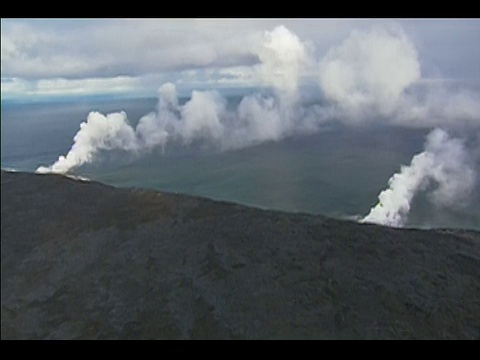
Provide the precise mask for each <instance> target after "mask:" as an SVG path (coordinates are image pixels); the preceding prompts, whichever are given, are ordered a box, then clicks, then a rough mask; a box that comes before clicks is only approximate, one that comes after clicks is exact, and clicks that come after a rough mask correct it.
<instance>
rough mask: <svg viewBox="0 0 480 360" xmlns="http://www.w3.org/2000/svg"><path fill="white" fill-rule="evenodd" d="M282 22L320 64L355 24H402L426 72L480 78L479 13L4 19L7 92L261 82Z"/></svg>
mask: <svg viewBox="0 0 480 360" xmlns="http://www.w3.org/2000/svg"><path fill="white" fill-rule="evenodd" d="M281 24H283V25H285V26H286V27H287V28H288V29H289V30H290V31H292V32H293V33H295V34H296V35H297V36H298V37H299V38H300V39H301V40H302V41H304V42H307V43H308V44H309V45H310V46H309V49H310V51H311V55H312V58H313V59H315V61H318V60H320V59H321V58H322V56H325V54H326V53H327V52H328V49H329V48H331V47H332V46H336V45H338V44H339V43H341V42H342V41H343V39H345V38H346V37H348V35H349V34H350V33H351V31H352V30H354V29H358V30H362V29H371V28H373V27H378V26H388V27H400V28H402V29H403V31H404V32H405V33H406V34H407V36H408V37H409V38H410V40H411V41H412V43H413V44H414V45H415V47H416V49H417V51H418V57H419V62H420V64H421V76H422V79H425V80H428V79H445V80H468V81H473V82H477V83H479V82H480V46H479V44H480V20H478V19H470V20H469V19H457V20H453V19H443V20H437V19H411V20H408V19H406V20H399V19H385V20H375V19H368V20H359V19H347V20H342V19H338V20H337V19H239V20H235V19H206V20H202V19H195V20H194V19H88V20H83V19H82V20H76V19H65V20H62V19H38V20H36V19H2V20H1V74H2V83H1V86H2V99H7V98H25V97H26V98H35V97H42V96H57V95H89V94H120V93H122V94H135V93H136V94H150V95H151V96H154V95H155V94H156V90H157V89H158V88H159V86H160V85H162V83H164V82H166V81H171V82H173V83H175V84H176V85H177V86H178V87H179V89H182V87H183V88H185V89H190V88H202V87H212V86H213V87H242V86H257V85H262V83H261V79H259V78H258V77H257V76H255V71H254V69H255V64H258V62H259V56H258V49H259V46H260V44H261V42H262V36H263V34H264V32H265V31H271V30H272V29H273V28H274V27H275V26H277V25H281ZM309 76H314V75H311V74H308V73H306V74H304V78H306V79H308V77H309Z"/></svg>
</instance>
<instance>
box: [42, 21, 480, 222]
mask: <svg viewBox="0 0 480 360" xmlns="http://www.w3.org/2000/svg"><path fill="white" fill-rule="evenodd" d="M262 39H263V40H262V42H261V43H260V44H258V46H257V47H256V48H255V50H253V52H254V53H255V54H256V55H257V57H258V59H259V60H260V63H259V64H257V65H255V66H256V70H257V71H256V73H257V74H258V78H259V80H261V81H263V82H264V83H265V84H268V85H270V86H271V88H272V90H273V91H272V93H271V95H265V94H259V93H256V94H251V95H247V96H245V97H244V98H243V99H242V100H241V102H240V103H239V105H238V107H237V108H236V109H234V110H229V109H227V100H226V99H225V98H223V97H222V96H221V95H220V94H219V93H218V92H217V91H193V92H192V94H191V97H190V99H189V100H188V101H187V102H186V103H185V104H183V105H180V104H179V100H178V96H177V91H176V87H175V85H174V84H172V83H166V84H163V85H162V86H161V87H160V90H159V100H158V106H157V109H156V111H155V112H151V113H149V114H147V115H145V116H143V117H142V118H141V119H140V120H139V122H138V124H137V126H136V127H135V128H134V127H133V126H132V125H130V123H129V120H128V119H127V115H126V114H125V113H124V112H120V113H112V114H108V115H103V114H100V113H97V112H92V113H90V114H89V115H88V117H87V120H86V122H84V123H82V124H81V126H80V130H79V131H78V133H77V134H76V135H75V137H74V139H73V146H72V147H71V149H70V151H69V152H68V153H67V155H66V156H60V157H59V159H58V160H57V161H56V162H55V163H54V164H53V165H51V166H48V167H45V166H40V167H39V168H38V169H37V172H41V173H46V172H54V173H68V172H71V171H72V170H74V169H75V168H77V167H79V166H81V165H83V164H85V163H89V162H91V161H94V159H95V158H96V156H97V155H98V153H99V152H102V151H109V150H123V151H128V152H130V153H134V154H137V155H141V154H142V153H146V152H151V151H152V150H154V149H163V150H165V148H166V146H167V145H168V144H169V143H179V144H183V145H189V144H192V143H194V142H197V141H200V142H209V143H210V144H212V145H213V146H216V147H217V148H218V149H220V150H226V149H236V148H241V147H245V146H250V145H253V144H258V143H261V142H264V141H272V140H273V141H277V140H281V139H283V138H285V137H287V136H290V135H292V134H295V133H312V132H315V131H318V130H319V129H321V128H322V126H323V125H324V124H325V123H326V122H331V121H341V122H343V123H345V124H346V125H351V124H355V125H361V124H364V123H370V122H373V121H381V122H382V123H388V124H391V125H397V126H398V125H400V126H418V127H427V128H434V127H438V126H442V127H447V128H448V126H451V125H453V124H455V127H456V128H457V131H459V130H460V129H461V128H462V127H461V126H460V125H462V126H464V127H465V128H466V129H468V127H472V126H475V127H477V126H478V125H480V105H479V104H480V97H479V96H478V94H475V93H471V92H466V91H463V92H459V91H455V92H451V91H449V90H448V89H446V88H443V87H441V86H440V87H435V88H434V87H424V88H422V87H421V86H420V85H421V84H422V83H421V81H420V80H421V76H420V63H419V61H418V54H417V51H416V49H415V46H414V45H413V43H412V42H411V41H410V40H409V39H408V37H407V36H406V34H405V33H404V32H402V31H401V30H399V29H393V30H392V29H387V30H386V29H374V30H372V31H369V32H360V31H353V32H352V33H351V35H350V36H349V37H348V38H347V39H346V40H344V41H343V42H342V43H341V44H340V45H338V46H336V47H333V48H331V49H330V50H329V51H328V52H327V54H326V55H325V56H324V57H323V58H322V59H321V60H320V61H319V62H318V63H317V65H318V66H317V65H314V64H315V62H314V61H313V59H312V55H311V54H313V51H312V49H311V46H310V44H309V43H306V42H302V41H301V40H300V39H299V38H298V37H297V36H296V35H295V34H293V33H292V32H290V31H289V30H288V29H287V28H285V27H284V26H279V27H277V28H275V29H273V31H267V32H265V33H264V34H263V37H262ZM312 72H314V73H315V74H316V76H315V78H316V82H317V84H318V86H319V87H320V89H321V91H322V93H323V95H324V100H326V101H327V102H326V103H322V104H320V103H317V104H313V105H309V106H304V105H302V99H301V96H300V91H299V87H300V83H301V80H302V76H303V75H304V74H306V73H309V74H312ZM419 94H421V96H418V95H419ZM474 169H475V167H474V166H472V161H471V159H470V158H469V151H468V150H467V149H466V145H465V143H464V142H463V141H462V140H461V139H459V138H451V137H450V136H449V135H448V133H447V132H446V131H444V130H441V129H439V128H435V129H434V130H433V131H432V132H431V133H430V134H429V135H428V137H427V140H426V143H425V151H423V152H422V153H420V154H417V155H415V156H414V157H413V159H412V161H411V163H410V165H409V166H402V167H401V170H400V172H399V173H397V174H395V175H393V176H392V177H391V178H390V180H389V182H388V188H387V189H386V190H384V191H382V192H381V193H380V195H379V202H378V204H377V205H376V206H375V207H374V208H372V209H371V211H370V213H369V214H368V215H367V216H366V217H365V218H364V219H363V220H362V221H363V222H374V223H379V224H384V225H388V226H395V227H399V226H403V225H404V224H405V222H406V220H407V216H408V213H409V211H410V208H411V205H412V200H413V199H414V197H415V196H416V195H417V194H418V193H419V192H423V191H425V192H427V193H428V194H429V199H430V200H431V201H432V203H433V204H434V205H435V206H453V205H454V204H456V203H458V202H460V201H461V200H462V199H465V198H467V197H468V194H469V193H470V192H471V191H472V189H473V187H474V185H475V178H476V173H475V170H474Z"/></svg>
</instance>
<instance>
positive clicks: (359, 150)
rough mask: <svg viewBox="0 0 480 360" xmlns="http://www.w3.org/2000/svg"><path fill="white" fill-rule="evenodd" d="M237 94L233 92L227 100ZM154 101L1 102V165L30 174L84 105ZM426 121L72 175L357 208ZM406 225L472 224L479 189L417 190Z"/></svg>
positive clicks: (296, 207) (117, 156) (278, 203)
mask: <svg viewBox="0 0 480 360" xmlns="http://www.w3.org/2000/svg"><path fill="white" fill-rule="evenodd" d="M230 100H231V102H238V98H231V99H230ZM155 105H156V99H155V98H145V99H103V100H100V99H83V100H77V101H69V102H58V103H33V104H19V103H7V102H2V109H1V166H2V168H3V169H15V170H18V171H30V172H33V171H35V169H36V168H37V167H38V166H39V165H50V164H52V163H53V162H54V161H55V160H56V159H57V158H58V156H59V155H65V154H66V153H67V152H68V150H69V149H70V147H71V145H72V139H73V137H74V135H75V134H76V132H77V131H78V130H79V125H80V123H81V122H82V121H84V120H85V119H86V117H87V115H88V113H89V112H90V111H93V110H96V111H100V112H102V113H107V112H112V111H119V110H124V111H126V113H127V115H128V117H129V119H130V121H131V123H133V124H135V123H136V122H137V121H138V119H139V118H140V117H141V116H142V115H145V114H146V113H148V112H150V111H152V110H154V109H155ZM428 131H429V130H428V129H405V128H396V127H379V126H375V127H356V128H342V127H336V128H330V129H328V130H325V131H320V132H318V133H316V134H312V135H305V136H300V135H298V136H292V137H290V138H287V139H284V140H282V141H279V142H273V141H272V142H267V143H263V144H261V145H257V146H252V147H248V148H244V149H240V150H235V151H226V152H219V151H216V150H215V149H198V148H195V147H194V146H191V147H186V148H185V147H175V148H170V149H167V151H166V152H165V153H163V154H162V153H161V152H160V151H157V152H153V153H152V154H149V155H148V156H143V157H141V158H135V157H133V156H130V155H128V154H125V153H119V152H111V153H106V154H102V156H100V157H99V158H98V159H97V161H95V162H93V163H92V164H87V165H84V166H82V167H80V168H78V169H77V170H76V171H75V173H76V174H77V175H81V176H86V177H88V178H90V179H93V180H98V181H101V182H104V183H107V184H111V185H114V186H125V187H144V188H153V189H158V190H163V191H169V192H179V193H186V194H192V195H200V196H206V197H209V198H213V199H220V200H227V201H232V202H236V203H241V204H246V205H252V206H256V207H261V208H266V209H276V210H283V211H295V212H306V213H313V214H325V215H328V216H334V217H339V218H358V217H360V216H364V215H366V214H367V213H368V212H369V210H370V208H371V207H372V206H373V205H374V204H376V203H377V197H378V194H379V192H380V191H381V190H382V189H384V188H385V187H386V186H387V182H388V179H389V178H390V177H391V176H392V175H393V174H394V173H395V172H397V171H399V169H400V166H401V165H402V164H403V165H407V164H409V163H410V161H411V158H412V156H413V155H414V154H416V153H419V152H421V151H423V143H424V140H425V135H426V134H427V133H428ZM407 226H409V227H421V228H430V227H440V228H470V229H478V230H480V195H479V191H476V192H475V194H474V195H473V199H472V201H471V203H470V204H469V205H468V206H458V207H456V208H455V209H438V208H435V207H434V206H433V205H432V204H431V203H430V202H429V201H428V199H427V198H426V197H425V196H422V195H420V196H417V198H416V199H415V201H414V202H413V206H412V211H411V213H410V216H409V219H408V223H407Z"/></svg>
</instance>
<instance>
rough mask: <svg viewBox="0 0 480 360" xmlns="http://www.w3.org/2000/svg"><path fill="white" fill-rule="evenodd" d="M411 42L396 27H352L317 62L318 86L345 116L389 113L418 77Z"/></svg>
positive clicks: (415, 54) (354, 116)
mask: <svg viewBox="0 0 480 360" xmlns="http://www.w3.org/2000/svg"><path fill="white" fill-rule="evenodd" d="M417 57H418V56H417V51H416V49H415V47H414V45H413V44H412V43H411V42H410V40H409V39H408V38H407V37H406V35H405V34H404V33H403V32H402V31H400V30H395V31H393V30H390V31H386V30H382V29H375V30H373V31H371V32H368V33H365V32H359V31H353V32H352V34H351V35H350V37H348V38H347V39H346V40H345V41H344V42H343V43H342V44H341V45H339V46H337V47H334V48H332V49H330V51H329V52H328V53H327V55H326V56H325V57H324V58H323V59H322V60H321V62H320V65H319V69H320V70H319V79H320V87H321V89H322V90H323V92H324V94H325V95H326V96H327V98H329V99H330V100H332V101H334V102H335V104H337V105H338V106H339V107H340V108H341V109H342V110H344V111H345V116H347V118H349V119H351V118H353V119H357V118H359V117H360V118H361V116H360V115H363V112H365V111H368V112H369V114H371V112H372V110H373V111H376V112H378V113H379V114H381V115H391V114H392V113H393V111H394V110H395V109H396V107H397V105H398V102H399V100H400V98H401V96H402V95H403V93H404V91H405V89H407V88H408V87H409V86H410V85H412V84H413V83H415V82H416V81H417V80H419V79H420V64H419V62H418V59H417Z"/></svg>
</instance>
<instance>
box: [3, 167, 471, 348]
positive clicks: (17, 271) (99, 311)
mask: <svg viewBox="0 0 480 360" xmlns="http://www.w3.org/2000/svg"><path fill="white" fill-rule="evenodd" d="M1 176H2V178H1V184H2V185H1V196H2V197H1V252H2V254H1V259H2V260H1V267H2V268H1V282H2V283H1V290H2V291H1V337H2V339H57V338H61V339H85V338H87V339H119V338H126V339H128V338H133V339H171V338H174V339H177V338H181V339H212V338H214V339H244V338H247V339H285V338H286V339H301V338H307V339H317V338H320V339H344V338H347V339H354V338H355V339H356V338H365V339H374V338H381V339H391V338H394V339H403V338H407V339H410V338H415V339H417V338H430V339H444V338H446V339H457V338H462V339H480V233H478V232H473V231H459V230H455V231H453V230H450V231H447V230H431V231H425V230H399V229H390V228H383V227H379V226H375V225H367V224H363V225H362V224H357V223H354V222H347V221H340V220H335V219H328V218H324V217H321V216H311V215H304V214H288V213H282V212H274V211H264V210H259V209H253V208H248V207H244V206H240V205H235V204H228V203H222V202H214V201H211V200H208V199H202V198H196V197H191V196H185V195H176V194H166V193H160V192H156V191H148V190H138V189H115V188H113V187H109V186H106V185H102V184H99V183H95V182H90V183H87V182H81V181H75V180H72V179H69V178H66V177H63V176H56V175H34V174H26V173H5V172H3V171H2V175H1Z"/></svg>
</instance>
